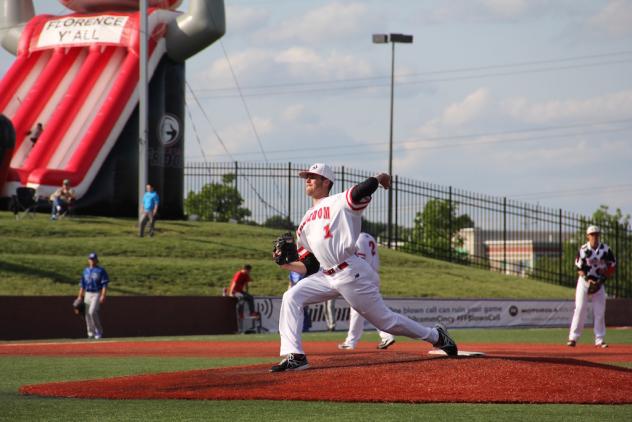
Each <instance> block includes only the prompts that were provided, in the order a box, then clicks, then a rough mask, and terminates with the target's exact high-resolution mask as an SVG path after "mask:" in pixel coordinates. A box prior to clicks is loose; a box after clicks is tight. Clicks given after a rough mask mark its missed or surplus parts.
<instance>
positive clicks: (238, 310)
mask: <svg viewBox="0 0 632 422" xmlns="http://www.w3.org/2000/svg"><path fill="white" fill-rule="evenodd" d="M222 296H228V289H227V288H226V287H224V289H223V290H222ZM235 299H237V303H236V304H235V316H236V317H237V332H238V333H241V334H253V333H257V334H259V333H261V332H262V331H267V330H266V329H265V328H263V326H262V325H261V315H260V314H259V313H257V314H256V315H250V314H246V313H245V312H244V308H245V306H246V301H245V300H244V298H243V297H238V298H235ZM246 320H250V328H246V325H245V322H246Z"/></svg>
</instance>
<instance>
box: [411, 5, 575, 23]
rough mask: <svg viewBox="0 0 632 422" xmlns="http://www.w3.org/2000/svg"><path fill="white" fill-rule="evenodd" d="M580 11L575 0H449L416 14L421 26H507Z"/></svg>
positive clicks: (425, 8)
mask: <svg viewBox="0 0 632 422" xmlns="http://www.w3.org/2000/svg"><path fill="white" fill-rule="evenodd" d="M581 9H582V4H581V2H579V1H577V0H556V1H549V0H529V1H527V0H451V1H449V2H446V1H436V2H430V3H429V4H427V5H426V6H425V7H424V8H422V10H421V13H419V18H420V19H421V21H422V22H425V23H432V24H442V23H456V22H461V23H462V22H465V23H472V22H476V23H489V22H493V23H508V22H516V21H525V20H532V19H537V18H540V17H542V16H547V15H554V16H568V15H569V14H574V13H576V12H577V11H578V10H581Z"/></svg>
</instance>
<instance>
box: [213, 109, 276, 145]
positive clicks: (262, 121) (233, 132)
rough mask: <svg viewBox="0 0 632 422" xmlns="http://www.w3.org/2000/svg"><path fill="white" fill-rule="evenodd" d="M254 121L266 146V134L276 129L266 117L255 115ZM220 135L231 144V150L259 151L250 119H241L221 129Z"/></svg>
mask: <svg viewBox="0 0 632 422" xmlns="http://www.w3.org/2000/svg"><path fill="white" fill-rule="evenodd" d="M252 120H253V123H254V125H255V127H256V128H257V133H258V134H259V136H260V138H262V144H263V146H264V148H266V145H267V144H266V142H265V139H263V138H264V136H265V135H266V134H269V133H270V132H272V131H273V130H274V129H275V126H274V124H273V122H272V120H271V119H268V118H265V117H258V116H254V117H253V119H252ZM219 133H220V136H221V137H222V139H223V140H224V142H226V144H228V145H229V150H230V151H231V152H233V153H235V152H259V145H258V143H257V138H256V137H255V134H254V132H253V131H252V125H251V124H250V121H241V122H239V123H236V124H232V125H230V126H227V127H224V128H222V129H220V130H219Z"/></svg>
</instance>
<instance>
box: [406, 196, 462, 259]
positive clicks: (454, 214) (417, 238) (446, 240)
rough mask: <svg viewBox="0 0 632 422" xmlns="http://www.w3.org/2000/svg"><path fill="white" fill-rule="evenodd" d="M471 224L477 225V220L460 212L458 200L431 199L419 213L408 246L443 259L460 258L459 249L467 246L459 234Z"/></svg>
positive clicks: (413, 249)
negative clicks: (459, 213) (449, 257)
mask: <svg viewBox="0 0 632 422" xmlns="http://www.w3.org/2000/svg"><path fill="white" fill-rule="evenodd" d="M468 227H474V221H473V220H472V219H471V218H470V216H469V215H467V214H461V215H458V204H457V203H454V202H450V201H446V200H443V199H431V200H430V201H428V202H427V203H426V205H425V206H424V209H423V211H421V212H418V213H417V215H416V216H415V226H414V228H413V232H412V236H411V242H410V245H409V246H408V248H409V249H411V250H412V251H417V252H421V253H423V254H424V255H430V256H434V257H439V258H447V257H448V256H453V257H456V256H457V254H456V248H459V247H461V246H463V239H462V238H461V237H460V236H459V235H458V233H459V231H460V230H461V229H464V228H468Z"/></svg>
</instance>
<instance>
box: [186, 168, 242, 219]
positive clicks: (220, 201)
mask: <svg viewBox="0 0 632 422" xmlns="http://www.w3.org/2000/svg"><path fill="white" fill-rule="evenodd" d="M234 180H235V175H233V174H225V175H224V176H223V177H222V183H208V184H206V185H204V186H203V187H202V189H201V190H200V191H199V192H197V193H196V192H193V191H191V192H189V194H188V195H187V197H186V199H185V200H184V209H185V212H186V213H187V214H188V215H197V216H198V217H199V218H200V219H201V220H206V221H220V222H227V221H229V220H236V221H237V222H238V223H243V222H244V219H245V218H246V217H249V216H250V215H251V213H250V210H249V209H248V208H244V207H242V206H241V205H242V204H243V203H244V199H243V198H242V197H241V194H240V193H239V191H238V190H237V188H236V187H234V185H233V182H234Z"/></svg>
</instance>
